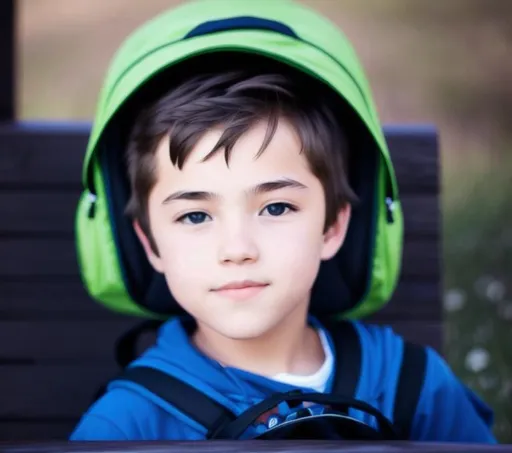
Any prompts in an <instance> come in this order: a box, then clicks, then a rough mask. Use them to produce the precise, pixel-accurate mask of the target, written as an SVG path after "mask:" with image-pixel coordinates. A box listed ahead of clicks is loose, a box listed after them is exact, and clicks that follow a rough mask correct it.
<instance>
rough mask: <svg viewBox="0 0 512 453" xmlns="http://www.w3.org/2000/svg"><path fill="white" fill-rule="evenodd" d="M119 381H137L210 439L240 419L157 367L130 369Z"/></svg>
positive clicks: (118, 378) (124, 372)
mask: <svg viewBox="0 0 512 453" xmlns="http://www.w3.org/2000/svg"><path fill="white" fill-rule="evenodd" d="M115 380H116V381H121V380H122V381H129V382H134V383H136V384H138V385H140V386H142V387H144V388H146V389H147V390H149V391H150V392H152V393H154V394H155V395H156V396H158V397H159V398H161V399H163V400H164V401H167V402H168V403H169V404H171V405H172V406H174V407H175V408H176V409H178V410H179V411H180V412H182V413H183V414H185V415H187V416H188V417H190V418H191V419H192V420H195V421H196V422H198V423H199V424H201V425H202V426H204V427H205V428H206V429H207V431H208V434H207V438H209V437H210V436H211V435H212V434H213V433H214V432H215V431H216V430H217V429H219V428H220V427H221V426H222V425H223V424H224V423H226V422H229V421H232V420H234V419H235V418H236V417H235V415H234V414H233V413H232V412H231V411H229V410H228V409H226V408H225V407H224V406H222V405H221V404H220V403H217V402H216V401H215V400H213V399H212V398H209V397H208V396H206V395H205V394H204V393H202V392H201V391H199V390H197V389H195V388H194V387H192V386H191V385H188V384H186V383H185V382H183V381H181V380H179V379H177V378H175V377H173V376H171V375H169V374H167V373H164V372H163V371H160V370H157V369H155V368H151V367H143V366H137V367H131V368H127V369H126V370H124V371H123V373H122V374H121V375H120V376H118V377H117V378H116V379H115Z"/></svg>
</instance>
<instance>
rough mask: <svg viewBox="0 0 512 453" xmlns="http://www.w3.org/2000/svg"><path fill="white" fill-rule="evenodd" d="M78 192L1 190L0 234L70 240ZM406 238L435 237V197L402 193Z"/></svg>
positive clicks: (437, 221) (437, 227)
mask: <svg viewBox="0 0 512 453" xmlns="http://www.w3.org/2000/svg"><path fill="white" fill-rule="evenodd" d="M79 196H80V192H79V191H78V190H48V189H46V190H37V191H33V190H28V191H27V190H19V189H18V190H0V212H1V213H2V222H0V234H3V235H7V234H15V235H16V236H20V235H22V234H23V233H27V234H30V235H33V234H37V233H44V234H55V235H62V236H68V237H72V236H73V234H74V225H75V213H76V207H77V202H78V198H79ZM402 205H403V210H404V218H405V220H404V222H405V233H406V237H409V236H428V237H432V236H437V235H438V233H439V200H438V198H437V196H436V195H435V194H431V195H430V194H427V195H425V194H420V195H408V194H406V193H405V194H403V196H402Z"/></svg>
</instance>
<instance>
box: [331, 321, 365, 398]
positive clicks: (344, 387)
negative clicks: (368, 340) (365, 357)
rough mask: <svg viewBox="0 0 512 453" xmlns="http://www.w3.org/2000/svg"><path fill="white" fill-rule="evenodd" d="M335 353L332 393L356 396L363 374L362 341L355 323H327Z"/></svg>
mask: <svg viewBox="0 0 512 453" xmlns="http://www.w3.org/2000/svg"><path fill="white" fill-rule="evenodd" d="M325 327H326V329H327V330H328V331H329V333H330V335H331V338H332V341H333V344H334V353H335V364H336V365H335V366H336V369H335V371H334V381H333V386H332V391H331V393H334V394H336V395H343V396H347V397H353V396H355V393H356V389H357V384H358V383H359V377H360V375H361V360H362V351H361V342H360V340H359V334H358V333H357V330H356V328H355V326H354V324H353V323H351V322H349V321H341V322H336V323H329V324H326V326H325Z"/></svg>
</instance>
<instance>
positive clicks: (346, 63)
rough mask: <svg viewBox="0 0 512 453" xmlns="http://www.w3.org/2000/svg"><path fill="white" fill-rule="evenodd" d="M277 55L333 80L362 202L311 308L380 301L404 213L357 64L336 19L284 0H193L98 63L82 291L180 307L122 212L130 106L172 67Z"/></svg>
mask: <svg viewBox="0 0 512 453" xmlns="http://www.w3.org/2000/svg"><path fill="white" fill-rule="evenodd" d="M230 63H234V64H252V65H255V64H263V63H270V64H272V65H282V66H286V67H287V68H288V69H290V70H294V71H297V73H300V74H301V75H302V76H304V77H308V78H311V83H312V84H318V85H319V86H320V85H321V86H322V87H323V88H324V89H328V90H332V94H333V98H334V99H336V100H337V102H339V104H340V106H341V110H340V112H341V111H343V112H344V113H343V118H341V117H340V121H341V120H343V122H344V123H345V122H348V127H346V128H345V129H346V130H347V131H348V133H349V137H348V139H349V144H350V147H351V152H352V153H353V155H354V159H353V161H352V162H351V164H350V168H349V178H350V182H351V185H352V187H353V188H354V190H355V191H356V193H357V195H358V197H359V199H360V204H359V205H358V206H356V207H355V208H354V209H353V213H352V218H351V221H350V225H349V230H348V233H347V236H346V240H345V243H344V245H343V246H342V247H341V249H340V251H339V253H338V254H337V255H336V256H335V257H334V258H333V259H331V260H330V261H327V262H323V263H322V264H321V267H320V271H319V275H318V277H317V280H316V281H315V285H314V288H313V294H312V301H311V313H312V314H313V315H317V316H323V317H325V316H335V317H336V318H348V319H356V318H362V317H364V316H367V315H369V314H371V313H373V312H375V311H377V310H378V309H380V308H381V307H382V306H383V305H384V304H386V303H387V302H388V301H389V299H390V297H391V295H392V292H393V290H394V288H395V286H396V283H397V280H398V275H399V271H400V263H401V255H402V240H403V216H402V209H401V205H400V202H399V198H398V188H397V182H396V178H395V174H394V169H393V166H392V163H391V159H390V155H389V150H388V147H387V145H386V142H385V139H384V135H383V132H382V129H381V126H380V123H379V119H378V117H377V113H376V110H375V107H374V103H373V100H372V96H371V93H370V88H369V85H368V82H367V80H366V78H365V74H364V72H363V70H362V68H361V66H360V63H359V61H358V59H357V56H356V54H355V52H354V51H353V49H352V47H351V45H350V43H349V42H348V40H347V39H346V37H345V36H344V35H343V34H342V33H341V32H340V30H339V29H338V28H337V27H335V26H334V25H333V24H332V23H330V22H329V21H328V20H327V19H325V18H324V17H322V16H320V15H318V14H317V13H315V12H313V11H312V10H310V9H308V8H306V7H304V6H301V5H298V4H296V3H294V2H292V1H288V0H272V1H265V2H256V1H254V2H252V1H240V0H200V1H193V2H187V3H186V4H184V5H182V6H180V7H178V8H175V9H172V10H170V11H168V12H165V13H163V14H161V15H159V16H157V17H156V18H154V19H152V20H151V21H149V22H147V23H146V24H144V25H143V26H141V27H140V28H139V29H138V30H136V31H135V32H134V33H133V34H132V35H131V36H130V37H129V38H128V39H127V40H126V41H125V42H124V44H123V45H122V46H121V48H120V49H119V50H118V52H117V54H116V55H115V57H114V59H113V61H112V63H111V66H110V68H109V70H108V73H107V76H106V79H105V82H104V85H103V88H102V91H101V95H100V99H99V104H98V108H97V112H96V116H95V119H94V123H93V127H92V131H91V135H90V138H89V142H88V146H87V151H86V155H85V159H84V163H83V175H82V176H83V178H82V180H83V181H82V182H83V194H82V196H81V198H80V201H79V204H78V208H77V213H76V243H77V249H78V257H79V267H80V272H81V276H82V280H83V282H84V285H85V287H86V289H87V291H88V293H89V294H90V295H91V297H93V298H94V299H95V300H96V301H98V302H99V303H101V304H103V305H104V306H105V307H107V308H108V309H110V310H113V311H117V312H120V313H124V314H128V315H134V316H139V317H146V318H158V319H165V318H168V317H171V316H175V315H179V314H182V309H181V308H180V307H179V305H178V303H177V302H176V301H175V300H174V298H173V296H172V295H171V294H170V292H169V290H168V288H167V285H166V282H165V279H164V278H163V276H162V275H161V274H159V273H157V272H155V271H153V269H152V267H151V266H150V264H149V262H148V260H147V258H146V256H145V254H144V251H143V249H142V246H141V245H140V244H139V242H138V239H137V237H136V235H135V233H134V231H133V229H132V224H131V221H130V219H128V218H127V217H126V216H125V215H124V208H125V205H126V202H127V200H128V195H129V184H128V180H127V176H126V174H125V170H124V159H123V154H124V149H125V145H126V140H127V134H128V132H127V131H128V130H129V128H130V125H131V123H132V122H133V119H134V116H135V114H136V112H137V111H138V110H139V109H140V108H141V106H142V105H143V104H144V103H146V102H148V101H149V100H152V99H156V97H157V96H158V95H159V94H162V93H163V92H164V91H165V86H167V89H168V88H169V85H168V83H169V81H170V80H173V78H175V77H182V76H183V75H184V74H190V73H194V71H197V70H199V69H200V68H204V67H205V66H207V65H209V64H216V65H217V66H218V65H219V64H230Z"/></svg>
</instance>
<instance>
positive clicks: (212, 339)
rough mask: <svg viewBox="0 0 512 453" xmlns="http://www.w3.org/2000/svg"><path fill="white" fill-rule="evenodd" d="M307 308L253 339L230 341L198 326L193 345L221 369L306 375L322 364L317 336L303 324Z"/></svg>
mask: <svg viewBox="0 0 512 453" xmlns="http://www.w3.org/2000/svg"><path fill="white" fill-rule="evenodd" d="M307 308H308V307H307V304H305V307H303V306H300V307H298V309H296V310H295V312H293V313H290V314H289V315H288V316H287V318H286V319H285V320H283V322H281V323H279V324H278V325H276V326H274V328H272V329H270V330H269V331H267V332H266V333H265V334H264V335H262V336H259V337H257V338H247V339H233V338H228V337H226V336H224V335H222V334H221V333H219V332H217V331H215V330H213V329H211V328H210V327H208V326H205V325H204V324H202V323H198V328H197V330H196V332H195V333H194V335H193V342H194V343H195V345H196V347H197V348H198V349H200V350H201V351H202V352H203V353H204V354H206V355H208V356H209V357H211V358H212V359H214V360H216V361H218V362H219V363H221V364H222V365H223V366H226V367H233V368H238V369H242V370H245V371H249V372H252V373H255V374H259V375H262V376H267V377H272V376H274V375H276V374H279V373H291V374H300V375H308V374H312V373H314V372H316V371H317V370H318V369H319V368H320V367H321V366H322V363H323V361H324V360H325V356H324V351H323V348H322V345H321V342H320V339H319V336H318V334H317V332H316V331H315V330H314V329H312V328H311V327H310V326H309V325H308V324H307Z"/></svg>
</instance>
